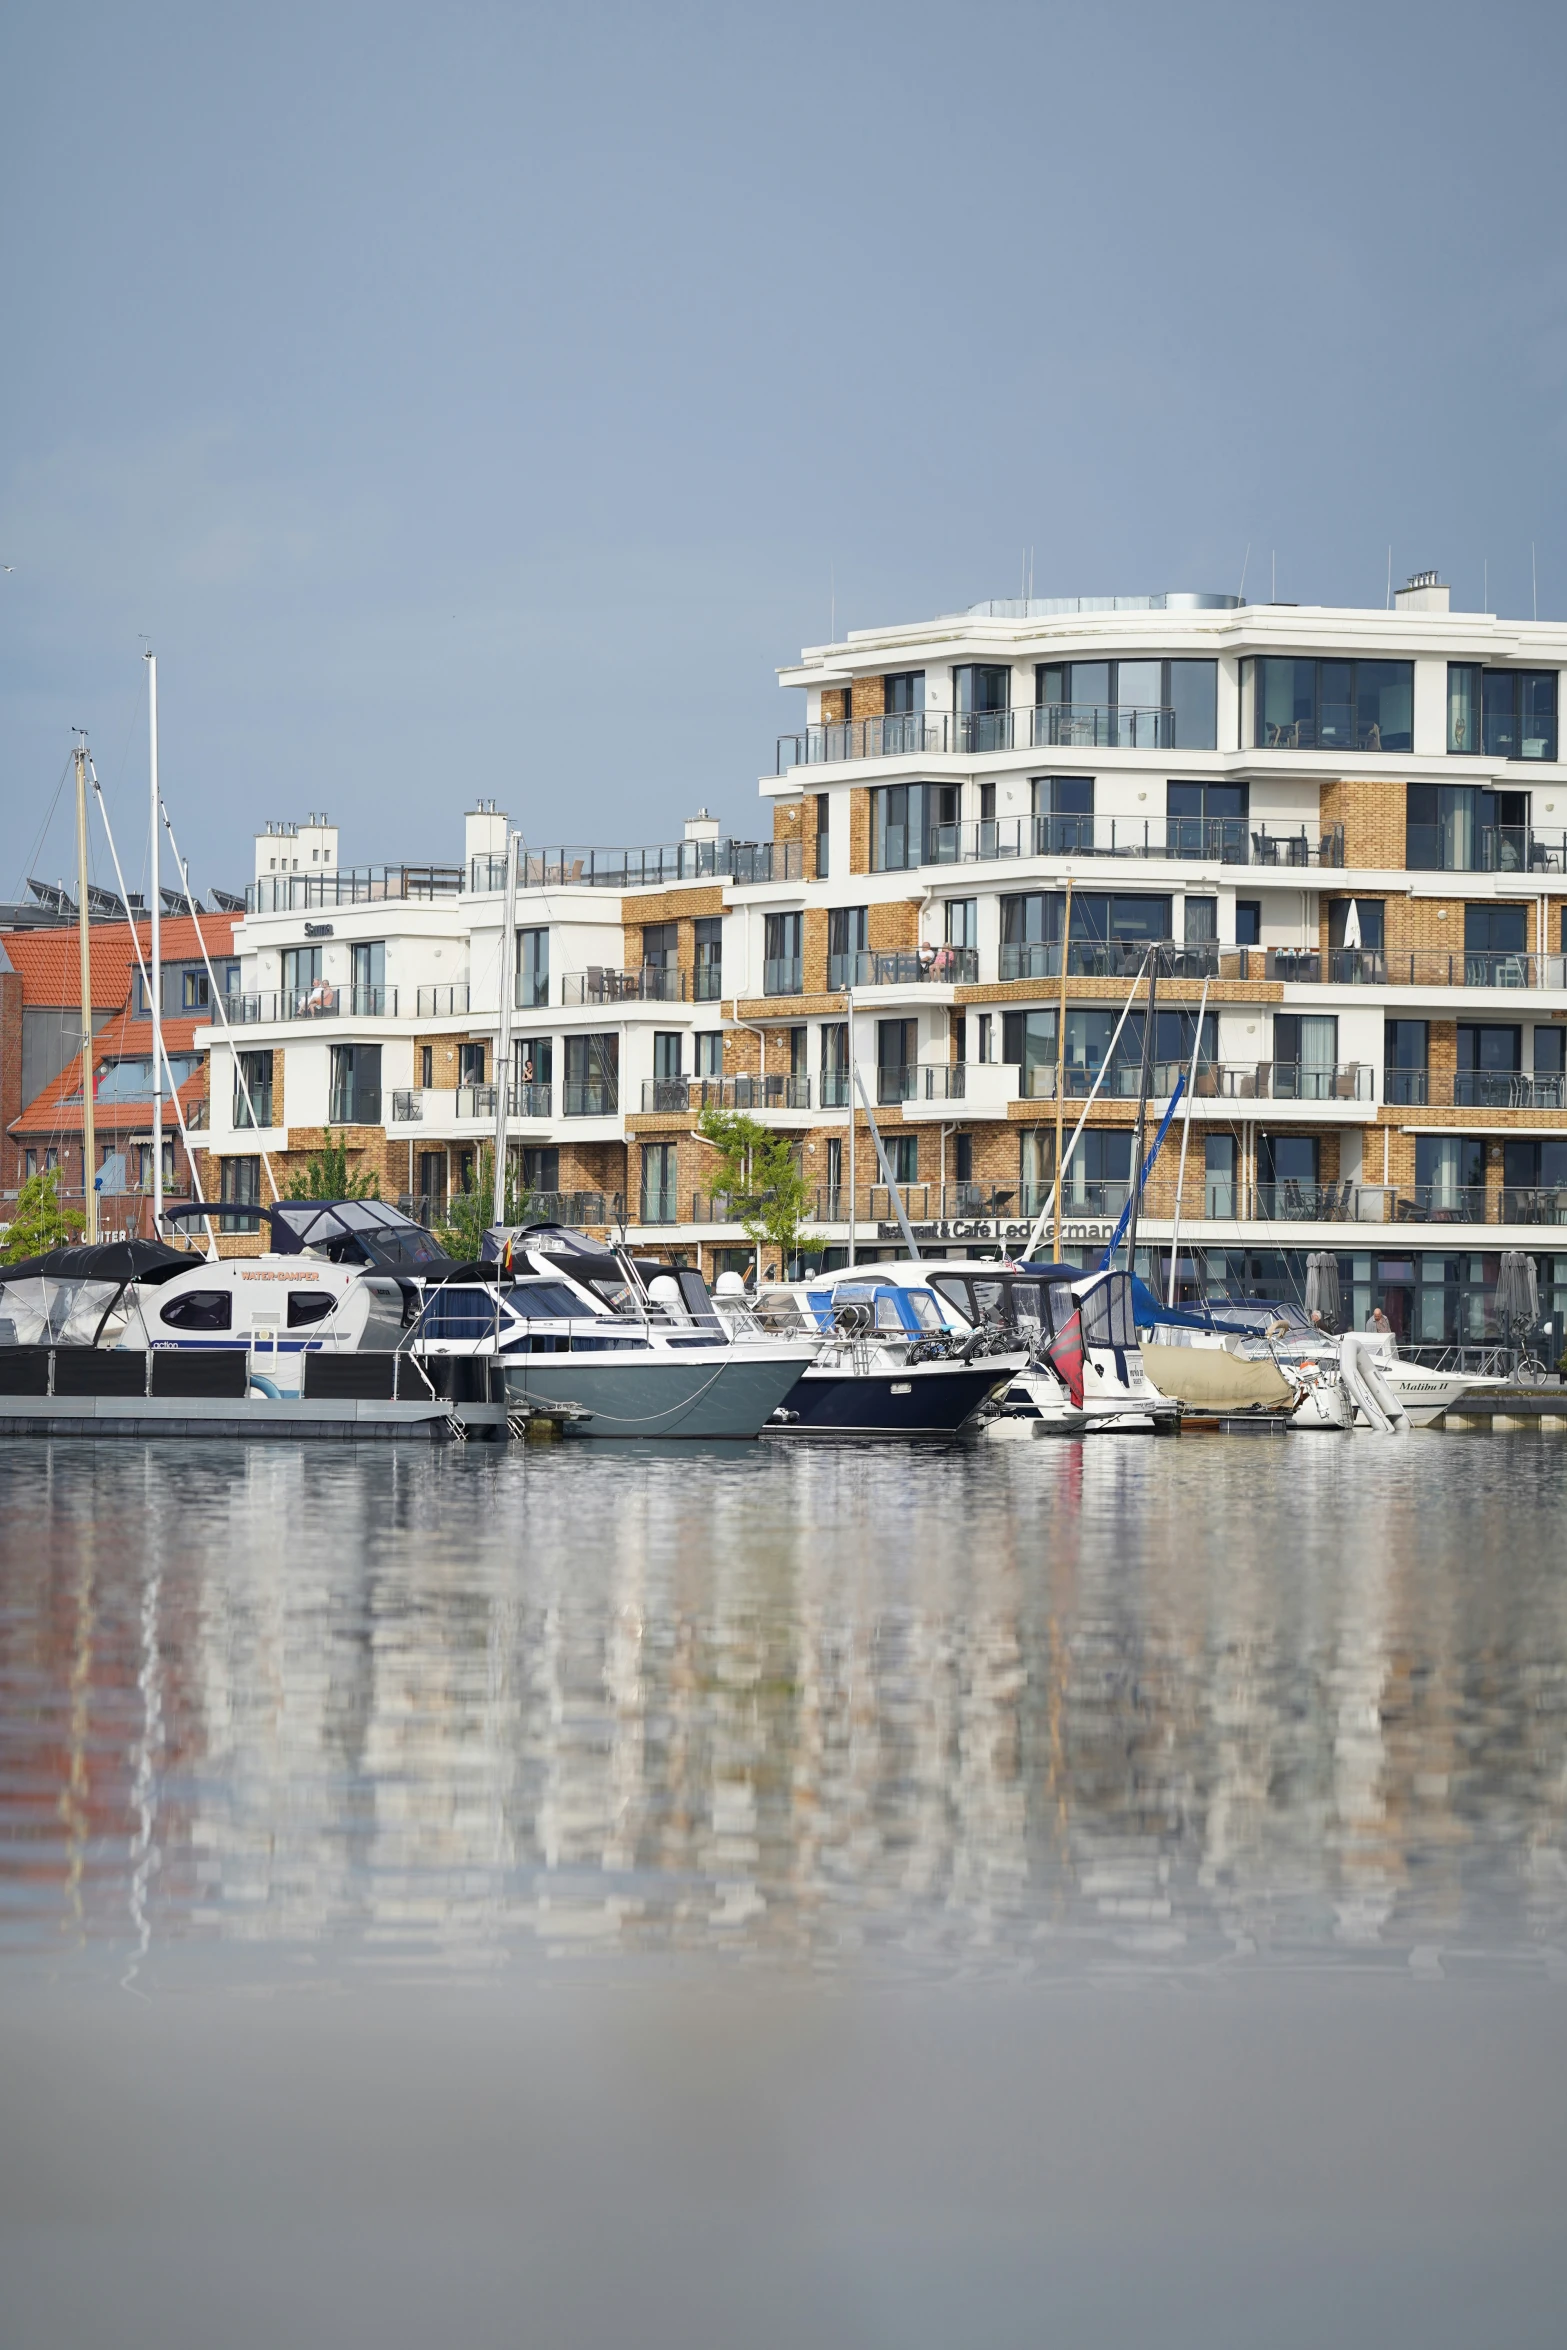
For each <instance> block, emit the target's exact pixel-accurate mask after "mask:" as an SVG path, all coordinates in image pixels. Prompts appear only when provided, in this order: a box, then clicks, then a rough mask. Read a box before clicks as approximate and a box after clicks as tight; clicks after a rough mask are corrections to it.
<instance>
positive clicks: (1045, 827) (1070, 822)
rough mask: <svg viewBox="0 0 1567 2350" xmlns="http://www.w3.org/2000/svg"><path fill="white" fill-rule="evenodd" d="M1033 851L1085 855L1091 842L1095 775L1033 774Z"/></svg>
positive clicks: (1047, 853) (1054, 854) (1087, 853)
mask: <svg viewBox="0 0 1567 2350" xmlns="http://www.w3.org/2000/svg"><path fill="white" fill-rule="evenodd" d="M1033 783H1034V852H1035V854H1036V855H1037V856H1047V857H1071V856H1079V855H1082V856H1088V855H1091V854H1092V852H1093V846H1094V778H1093V777H1092V776H1091V775H1036V776H1035V777H1034V779H1033Z"/></svg>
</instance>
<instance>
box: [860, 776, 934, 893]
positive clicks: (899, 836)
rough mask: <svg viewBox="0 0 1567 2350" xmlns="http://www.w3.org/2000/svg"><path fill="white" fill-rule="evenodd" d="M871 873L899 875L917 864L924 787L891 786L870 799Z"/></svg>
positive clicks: (899, 784)
mask: <svg viewBox="0 0 1567 2350" xmlns="http://www.w3.org/2000/svg"><path fill="white" fill-rule="evenodd" d="M871 797H872V801H873V809H872V822H871V870H872V872H874V873H902V872H905V871H907V870H908V869H909V868H910V867H911V866H915V865H918V864H919V863H920V861H921V859H920V852H921V849H922V847H923V845H924V843H923V837H922V836H923V833H924V829H925V786H924V785H923V784H921V783H894V784H889V785H887V786H886V787H885V788H884V789H882V790H880V791H877V792H874V793H872V795H871Z"/></svg>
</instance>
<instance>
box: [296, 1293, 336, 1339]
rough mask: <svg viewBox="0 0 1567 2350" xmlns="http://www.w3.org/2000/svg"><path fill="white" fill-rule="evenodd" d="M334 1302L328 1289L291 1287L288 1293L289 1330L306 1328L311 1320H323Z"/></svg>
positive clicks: (334, 1299)
mask: <svg viewBox="0 0 1567 2350" xmlns="http://www.w3.org/2000/svg"><path fill="white" fill-rule="evenodd" d="M336 1303H337V1300H336V1298H335V1297H334V1296H333V1295H332V1292H331V1291H330V1289H291V1290H290V1291H289V1293H288V1326H289V1328H290V1330H308V1329H309V1327H310V1325H311V1323H312V1322H324V1321H325V1320H326V1318H327V1316H328V1314H330V1312H331V1311H332V1308H333V1307H334V1306H335V1305H336Z"/></svg>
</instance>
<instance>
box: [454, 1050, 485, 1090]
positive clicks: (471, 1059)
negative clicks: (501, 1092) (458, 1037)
mask: <svg viewBox="0 0 1567 2350" xmlns="http://www.w3.org/2000/svg"><path fill="white" fill-rule="evenodd" d="M484 1056H485V1048H484V1045H483V1043H482V1042H481V1043H477V1044H474V1043H470V1044H460V1045H459V1046H458V1047H457V1082H458V1084H459V1085H482V1084H483V1083H484Z"/></svg>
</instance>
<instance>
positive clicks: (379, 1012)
mask: <svg viewBox="0 0 1567 2350" xmlns="http://www.w3.org/2000/svg"><path fill="white" fill-rule="evenodd" d="M223 1009H224V1011H225V1013H226V1014H227V1016H228V1020H229V1025H230V1026H231V1027H234V1028H245V1027H257V1026H263V1025H265V1024H266V1023H268V1022H270V1021H274V1020H347V1019H352V1020H383V1019H392V1020H395V1019H396V1017H397V990H396V988H395V987H339V986H334V985H333V984H332V983H331V982H330V981H329V980H325V979H315V980H312V981H311V982H310V983H309V984H308V986H305V987H298V988H288V987H276V988H261V989H258V990H246V991H245V992H244V993H242V994H239V995H230V996H225V997H224V999H223Z"/></svg>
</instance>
